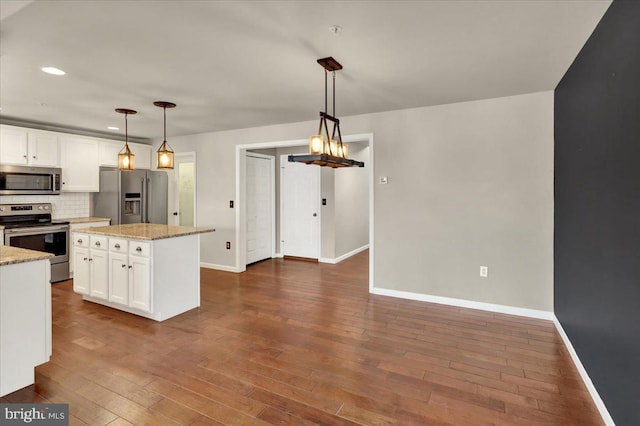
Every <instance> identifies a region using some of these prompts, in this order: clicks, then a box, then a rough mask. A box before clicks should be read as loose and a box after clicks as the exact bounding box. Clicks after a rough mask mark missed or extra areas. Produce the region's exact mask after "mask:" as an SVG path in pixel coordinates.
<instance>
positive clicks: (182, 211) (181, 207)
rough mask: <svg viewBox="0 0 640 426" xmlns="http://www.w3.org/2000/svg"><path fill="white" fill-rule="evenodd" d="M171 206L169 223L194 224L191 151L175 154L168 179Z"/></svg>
mask: <svg viewBox="0 0 640 426" xmlns="http://www.w3.org/2000/svg"><path fill="white" fill-rule="evenodd" d="M170 188H172V189H171V190H170V195H171V197H170V198H171V200H170V202H169V205H170V206H172V207H171V210H170V211H169V224H171V225H180V226H195V223H196V158H195V154H193V153H180V154H175V156H174V161H173V177H172V179H171V181H170Z"/></svg>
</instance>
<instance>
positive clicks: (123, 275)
mask: <svg viewBox="0 0 640 426" xmlns="http://www.w3.org/2000/svg"><path fill="white" fill-rule="evenodd" d="M128 252H129V242H128V241H127V240H125V239H121V238H109V301H110V302H114V303H118V304H120V305H125V306H128V305H129V273H130V271H131V265H130V264H129V255H128Z"/></svg>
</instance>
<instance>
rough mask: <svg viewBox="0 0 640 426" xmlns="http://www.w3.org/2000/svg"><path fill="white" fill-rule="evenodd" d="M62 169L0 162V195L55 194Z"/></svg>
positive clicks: (59, 184) (58, 186)
mask: <svg viewBox="0 0 640 426" xmlns="http://www.w3.org/2000/svg"><path fill="white" fill-rule="evenodd" d="M61 175H62V169H58V168H53V167H29V166H10V165H8V164H0V195H43V194H44V195H57V194H60V186H61V185H62V182H61V179H62V177H61Z"/></svg>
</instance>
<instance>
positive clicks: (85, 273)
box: [73, 247, 91, 294]
mask: <svg viewBox="0 0 640 426" xmlns="http://www.w3.org/2000/svg"><path fill="white" fill-rule="evenodd" d="M89 269H90V268H89V249H88V248H84V247H74V248H73V291H75V292H76V293H80V294H89V280H90V279H91V277H90V274H89Z"/></svg>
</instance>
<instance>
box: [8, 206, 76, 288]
mask: <svg viewBox="0 0 640 426" xmlns="http://www.w3.org/2000/svg"><path fill="white" fill-rule="evenodd" d="M51 211H52V207H51V204H50V203H36V204H0V225H2V226H4V244H5V245H8V246H13V247H20V248H25V249H30V250H38V251H44V252H47V253H52V254H53V255H54V257H52V258H51V282H56V281H62V280H66V279H68V278H69V222H64V221H53V220H52V219H51Z"/></svg>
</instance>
